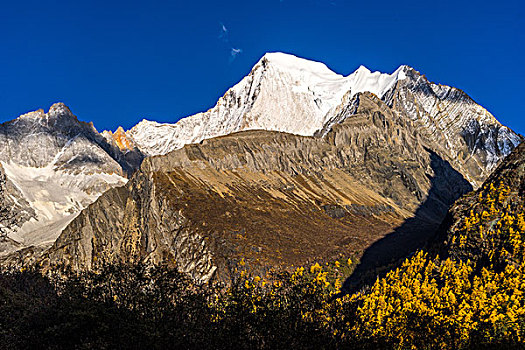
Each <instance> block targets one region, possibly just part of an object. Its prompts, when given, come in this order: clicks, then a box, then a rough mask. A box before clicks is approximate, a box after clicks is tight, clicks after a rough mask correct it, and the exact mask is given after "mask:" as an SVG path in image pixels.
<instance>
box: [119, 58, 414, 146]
mask: <svg viewBox="0 0 525 350" xmlns="http://www.w3.org/2000/svg"><path fill="white" fill-rule="evenodd" d="M403 71H404V67H400V68H399V69H398V70H396V71H395V72H394V73H392V74H381V73H379V72H374V73H372V72H370V71H369V70H368V69H366V68H365V67H363V66H361V67H360V68H359V69H358V70H357V71H355V72H354V73H352V74H351V75H349V76H347V77H344V76H342V75H339V74H337V73H335V72H333V71H331V70H330V69H329V68H328V67H327V66H326V65H324V64H323V63H319V62H313V61H309V60H305V59H302V58H298V57H295V56H292V55H288V54H284V53H268V54H266V55H264V56H263V57H262V58H261V59H260V60H259V62H257V64H256V65H255V66H254V67H253V69H252V70H251V72H250V74H248V76H246V77H245V78H243V79H242V80H241V81H240V82H239V83H238V84H237V85H235V86H234V87H232V88H231V89H229V90H228V91H227V92H226V93H225V94H224V96H223V97H221V98H220V99H219V101H218V102H217V104H216V105H215V107H213V108H212V109H210V110H208V111H206V112H204V113H199V114H196V115H193V116H190V117H187V118H184V119H181V120H180V121H178V122H177V123H175V124H161V123H156V122H153V121H148V120H143V121H141V122H140V123H138V124H137V125H136V126H135V127H133V128H132V129H131V130H129V131H128V132H127V134H128V135H129V136H130V137H131V138H132V139H133V140H134V141H135V143H136V144H137V145H138V147H139V148H140V149H141V150H142V151H143V152H145V153H147V154H148V155H158V154H165V153H168V152H170V151H172V150H174V149H178V148H181V147H182V146H184V145H185V144H189V143H196V142H200V141H202V140H204V139H208V138H212V137H216V136H221V135H227V134H230V133H232V132H236V131H241V130H255V129H264V130H272V131H282V132H288V133H292V134H297V135H303V136H308V135H313V134H314V133H315V132H316V131H317V130H319V129H321V128H322V127H323V125H325V123H326V122H327V121H328V120H329V119H330V116H331V115H332V113H331V111H333V110H334V108H335V107H337V106H338V105H339V104H341V102H342V99H343V96H344V95H345V94H347V93H350V94H351V95H353V94H356V93H358V92H364V91H370V92H373V93H374V94H376V95H378V96H382V95H383V94H384V93H385V92H386V91H388V90H389V89H390V88H391V87H392V86H393V85H394V84H395V82H396V81H397V80H398V79H403V78H404V73H403Z"/></svg>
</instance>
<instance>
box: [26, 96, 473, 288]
mask: <svg viewBox="0 0 525 350" xmlns="http://www.w3.org/2000/svg"><path fill="white" fill-rule="evenodd" d="M357 96H358V98H359V100H360V103H359V107H358V108H357V110H356V113H355V114H353V115H352V116H351V117H348V118H346V119H345V120H344V121H342V122H341V123H339V124H337V125H334V126H333V128H332V129H331V131H329V132H328V133H327V135H326V137H324V138H318V137H312V136H298V135H291V134H286V133H280V132H271V131H245V132H240V133H235V134H232V135H229V136H223V137H219V138H214V139H210V140H205V141H203V142H201V143H200V144H194V145H187V146H185V147H184V148H182V149H180V150H177V151H174V152H171V153H169V154H168V155H166V156H158V157H150V158H146V160H145V161H144V163H143V164H142V166H141V169H140V171H139V172H138V173H137V174H136V175H135V176H134V177H133V178H132V179H131V181H130V182H128V184H126V185H125V186H123V187H120V188H115V189H112V190H110V191H108V192H106V193H105V194H104V195H102V196H101V197H100V198H99V199H98V200H97V201H96V202H95V203H93V204H92V205H90V206H89V207H88V208H86V209H85V210H84V211H83V212H82V213H81V214H80V215H79V216H78V217H77V218H76V219H75V220H73V221H72V222H71V224H70V225H69V226H68V227H67V228H66V229H65V230H64V231H63V233H62V234H61V235H60V237H59V238H58V239H57V241H56V242H55V244H54V245H53V247H52V248H51V249H49V250H48V251H47V252H45V253H44V255H43V256H42V257H40V258H38V262H39V264H40V265H41V266H44V267H45V268H51V267H53V266H56V265H67V266H69V267H70V268H72V269H74V270H75V269H86V268H95V267H96V266H100V265H101V264H104V263H108V262H115V261H127V262H137V261H145V262H152V263H155V262H160V261H164V262H168V263H170V264H172V265H174V266H177V267H178V268H179V269H180V270H182V271H184V272H188V273H190V274H192V275H193V276H194V277H195V278H196V279H199V280H208V279H209V278H211V277H212V276H215V277H217V278H220V279H227V278H229V277H230V276H231V275H232V274H233V273H234V272H235V269H236V267H237V266H238V264H244V265H246V266H249V267H250V268H253V269H255V270H263V269H265V268H267V267H269V266H278V265H282V266H290V265H294V264H295V265H297V264H302V263H305V262H306V261H314V260H316V261H319V260H324V259H333V258H336V257H339V256H341V255H343V256H350V255H352V256H356V257H359V256H361V254H362V253H363V251H364V250H365V249H367V248H369V247H370V246H371V245H372V244H373V243H374V242H375V241H377V240H378V239H380V238H382V237H384V236H385V235H386V234H389V233H392V234H394V230H396V229H397V228H399V227H400V226H402V224H403V222H405V220H406V219H407V218H410V217H413V216H414V215H416V216H417V220H418V227H419V228H421V227H423V228H425V230H419V231H418V230H413V229H408V230H406V231H405V232H401V233H397V236H402V237H404V238H403V239H401V240H398V241H396V244H395V246H391V247H390V252H389V256H390V257H392V256H396V255H399V257H401V256H403V255H404V254H407V253H408V252H409V251H411V250H412V249H415V248H416V247H417V246H420V245H422V244H423V243H424V242H425V241H426V240H427V239H428V238H429V237H431V236H432V233H433V232H434V230H435V228H436V227H437V226H438V225H439V223H440V222H441V219H442V218H443V216H444V214H445V213H446V211H447V209H448V206H449V205H450V204H451V203H453V201H454V200H455V199H457V198H458V197H459V196H460V195H461V194H463V193H466V192H467V191H469V190H470V189H471V188H472V187H471V185H470V184H469V182H468V181H466V180H465V179H464V177H463V176H462V175H461V174H460V173H458V172H457V171H455V170H454V169H453V167H452V166H451V165H450V164H449V163H448V162H447V161H446V160H444V159H443V158H442V157H441V156H440V155H439V154H440V153H444V152H445V150H444V149H442V148H440V147H439V146H435V145H432V144H431V143H429V142H428V137H427V136H428V135H426V134H424V133H421V130H420V129H419V128H417V127H416V124H415V123H414V122H412V121H411V120H408V119H407V118H404V117H402V116H399V115H398V114H397V113H394V112H393V111H392V110H391V109H390V108H389V107H388V106H387V105H386V104H385V103H384V102H383V101H381V100H380V99H379V98H377V96H375V95H373V94H371V93H360V94H358V95H357ZM432 147H433V148H434V149H435V151H434V150H432ZM472 176H474V175H472ZM392 251H393V252H395V254H392ZM29 255H30V254H29ZM379 258H380V257H378V259H379Z"/></svg>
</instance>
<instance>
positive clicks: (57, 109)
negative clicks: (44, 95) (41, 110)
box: [47, 102, 73, 116]
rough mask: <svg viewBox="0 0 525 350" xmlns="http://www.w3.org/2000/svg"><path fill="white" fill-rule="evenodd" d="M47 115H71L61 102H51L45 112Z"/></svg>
mask: <svg viewBox="0 0 525 350" xmlns="http://www.w3.org/2000/svg"><path fill="white" fill-rule="evenodd" d="M47 113H48V114H49V115H69V116H73V113H71V110H70V109H69V107H68V106H66V105H65V104H64V103H63V102H57V103H53V104H52V105H51V107H50V108H49V111H48V112H47Z"/></svg>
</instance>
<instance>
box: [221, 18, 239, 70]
mask: <svg viewBox="0 0 525 350" xmlns="http://www.w3.org/2000/svg"><path fill="white" fill-rule="evenodd" d="M219 25H220V33H219V36H218V38H219V39H220V40H221V41H223V42H224V43H225V44H226V45H227V46H228V48H229V50H230V58H229V62H230V63H231V62H233V60H235V58H237V56H238V55H240V54H241V53H242V49H241V48H237V47H235V46H234V45H233V44H232V43H231V41H230V36H229V30H228V28H227V27H226V26H225V25H224V23H222V22H219Z"/></svg>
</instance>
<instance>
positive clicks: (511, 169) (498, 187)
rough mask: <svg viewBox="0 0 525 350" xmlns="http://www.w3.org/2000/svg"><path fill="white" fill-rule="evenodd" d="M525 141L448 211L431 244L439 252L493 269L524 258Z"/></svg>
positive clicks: (519, 261) (515, 262)
mask: <svg viewBox="0 0 525 350" xmlns="http://www.w3.org/2000/svg"><path fill="white" fill-rule="evenodd" d="M524 213H525V143H522V144H520V145H519V146H518V147H517V148H516V149H515V150H514V151H513V152H512V153H511V154H510V155H509V156H508V157H507V158H506V159H505V160H504V161H503V162H502V163H501V164H500V165H499V166H498V167H497V169H496V170H495V171H494V173H493V174H492V175H491V176H490V177H489V178H488V179H487V180H486V182H485V183H484V184H483V186H481V187H480V188H479V189H478V190H477V191H474V192H471V193H469V194H468V195H466V196H463V197H462V198H461V199H460V200H458V201H457V202H456V203H455V204H454V205H453V206H452V207H451V208H450V211H449V212H448V214H447V216H446V219H445V220H444V222H443V225H442V226H441V228H440V233H439V235H438V239H437V240H436V242H435V243H434V246H433V248H434V249H436V250H437V251H438V252H439V253H440V254H441V256H444V257H448V256H450V257H452V258H454V259H460V260H462V261H471V262H475V263H477V265H478V267H479V268H482V267H488V266H489V265H490V266H492V267H495V268H496V269H497V268H498V267H501V266H505V265H507V264H509V263H510V264H515V265H516V264H519V263H521V261H523V259H524V258H525V254H524V253H525V252H524V251H523V247H524V246H525V245H524V244H523V242H524V239H525V237H523V233H524V232H525V216H524Z"/></svg>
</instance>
